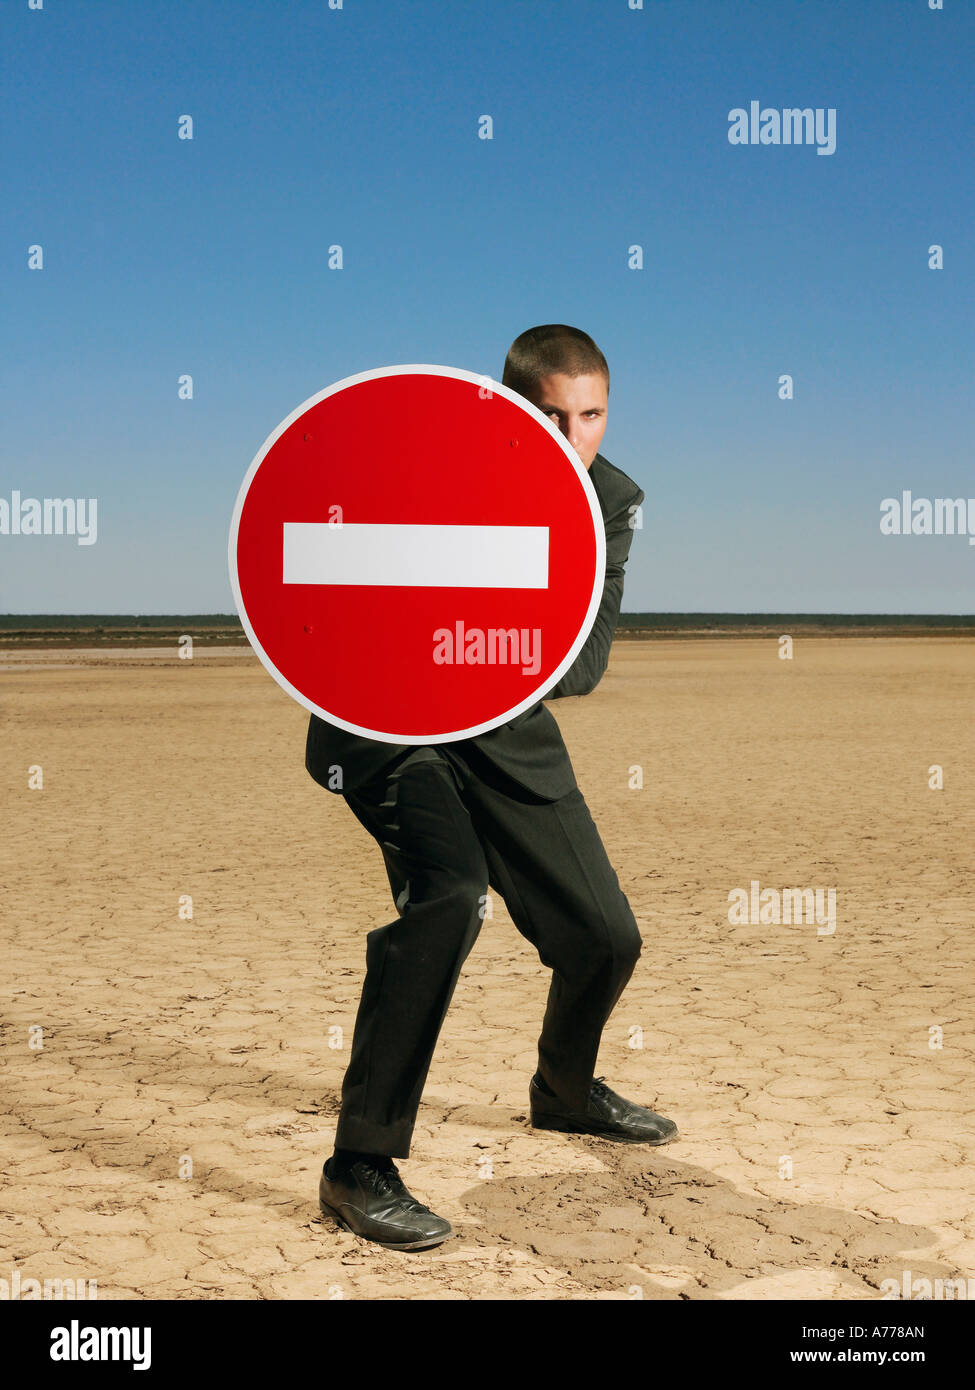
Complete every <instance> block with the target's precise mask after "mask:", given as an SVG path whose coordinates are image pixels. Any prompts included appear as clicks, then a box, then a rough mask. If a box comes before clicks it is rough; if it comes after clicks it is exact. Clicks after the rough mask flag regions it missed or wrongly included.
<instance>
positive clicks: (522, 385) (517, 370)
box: [501, 323, 609, 399]
mask: <svg viewBox="0 0 975 1390" xmlns="http://www.w3.org/2000/svg"><path fill="white" fill-rule="evenodd" d="M558 372H561V373H564V375H566V376H590V375H591V376H595V375H597V374H598V373H600V372H601V373H602V374H603V376H604V377H605V378H606V390H607V392H608V391H609V367H608V365H607V363H606V358H605V357H604V356H603V354H602V353H601V352H600V351H599V348H598V347H597V346H596V344H595V343H594V342H593V340H592V339H591V338H590V336H589V334H588V333H583V331H582V329H581V328H570V327H569V325H568V324H567V323H543V324H540V325H539V327H537V328H527V329H526V330H525V332H524V333H520V334H519V335H518V337H517V338H516V339H515V340H514V342H513V343H512V344H511V347H510V348H509V349H508V355H507V357H506V358H505V360H504V373H503V375H502V377H501V384H502V385H503V386H510V388H511V390H512V391H517V392H518V395H519V396H525V397H527V398H529V399H530V398H531V396H532V394H533V392H534V389H535V387H536V386H537V384H538V381H539V379H540V378H541V377H543V376H554V375H555V374H556V373H558Z"/></svg>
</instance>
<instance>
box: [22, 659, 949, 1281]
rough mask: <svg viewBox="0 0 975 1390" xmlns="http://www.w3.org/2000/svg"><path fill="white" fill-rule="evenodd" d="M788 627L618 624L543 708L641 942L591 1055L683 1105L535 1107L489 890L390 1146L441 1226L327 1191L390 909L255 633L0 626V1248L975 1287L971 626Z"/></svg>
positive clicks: (101, 1263) (347, 1272) (526, 976)
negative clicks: (360, 1209) (777, 637)
mask: <svg viewBox="0 0 975 1390" xmlns="http://www.w3.org/2000/svg"><path fill="white" fill-rule="evenodd" d="M778 650H779V648H778V643H777V642H776V641H774V640H767V639H762V640H754V639H753V640H748V639H745V640H738V641H733V640H726V641H720V640H714V641H707V640H690V641H688V640H673V641H670V640H666V641H626V642H617V643H616V644H615V645H614V649H613V654H612V658H611V663H610V667H609V670H608V672H607V674H606V676H605V677H604V679H603V681H602V683H601V685H600V687H599V689H598V690H597V691H596V692H595V693H594V694H592V695H590V696H587V697H585V698H582V699H569V700H560V701H554V702H552V704H551V708H552V710H553V712H554V713H555V714H556V716H557V718H558V720H559V722H560V724H561V727H562V731H563V734H564V736H565V740H566V743H567V745H568V748H569V750H570V753H571V755H572V758H573V763H574V765H575V768H576V773H577V777H578V780H579V784H580V786H581V787H582V790H583V792H584V794H585V796H586V799H587V801H588V803H589V806H590V809H591V810H592V813H593V816H594V817H595V820H596V823H597V825H598V826H599V827H600V830H601V832H602V835H603V839H604V841H605V843H606V846H607V849H608V851H609V854H610V857H611V859H612V861H613V863H614V865H615V866H616V868H617V871H618V874H619V878H620V882H621V884H622V887H623V889H624V891H625V892H626V894H627V896H628V897H629V900H630V902H631V904H632V907H633V910H634V912H635V914H636V917H637V920H638V922H639V923H640V927H641V931H642V934H643V939H644V947H643V954H642V956H641V959H640V961H639V963H638V965H637V968H636V971H635V973H634V976H633V979H632V981H631V983H630V984H629V986H628V987H627V989H626V991H625V993H624V995H623V997H622V999H621V1001H620V1003H619V1005H618V1006H617V1009H616V1011H615V1012H614V1014H613V1016H612V1017H611V1018H610V1020H609V1023H608V1024H607V1027H606V1031H605V1033H604V1036H603V1045H602V1051H601V1054H600V1060H599V1067H598V1073H599V1074H600V1075H604V1076H605V1077H606V1080H607V1082H608V1084H609V1085H611V1086H612V1087H613V1088H614V1089H616V1090H618V1091H620V1092H621V1093H622V1094H623V1095H625V1096H627V1097H629V1098H631V1099H634V1100H638V1101H640V1102H642V1103H643V1104H647V1105H650V1106H651V1107H652V1108H654V1109H657V1110H660V1111H661V1112H662V1113H664V1114H665V1115H668V1116H670V1117H672V1118H673V1119H675V1120H676V1121H677V1123H678V1125H679V1127H680V1131H681V1137H680V1138H679V1140H677V1141H676V1142H674V1143H672V1144H669V1145H667V1146H665V1147H662V1148H648V1147H645V1146H639V1145H620V1144H612V1143H609V1142H606V1141H602V1140H599V1139H596V1138H591V1137H587V1136H570V1135H560V1134H549V1133H544V1132H537V1133H536V1132H535V1131H533V1130H532V1129H531V1128H530V1126H529V1122H528V1111H527V1106H528V1081H529V1078H530V1076H531V1074H532V1072H533V1070H534V1065H535V1047H534V1045H535V1040H536V1038H537V1034H538V1029H539V1026H540V1023H541V1017H542V1012H543V1007H544V1001H545V995H546V991H547V987H548V974H547V971H546V970H545V968H544V967H543V966H542V965H541V963H540V962H539V960H538V958H537V956H536V955H535V953H534V951H533V949H532V947H531V946H530V945H529V943H528V942H527V941H525V940H524V939H523V938H522V937H521V936H520V935H519V934H518V933H517V932H516V930H515V929H514V927H513V926H512V924H511V922H510V920H509V918H508V916H507V914H506V912H505V910H504V905H503V903H502V902H501V900H500V898H498V897H497V895H494V897H493V906H494V913H493V916H492V917H490V918H488V919H487V920H486V921H485V923H484V926H483V929H482V932H481V935H480V937H479V940H478V942H477V944H476V945H475V947H474V950H473V952H472V954H471V956H470V958H469V960H468V962H467V964H466V966H465V968H464V970H463V973H462V975H461V979H460V983H459V985H458V988H457V991H456V994H455V996H454V1000H453V1003H452V1006H451V1008H450V1011H449V1013H448V1015H447V1019H446V1022H445V1025H444V1028H443V1032H442V1034H441V1037H440V1042H439V1045H438V1049H437V1053H436V1055H435V1058H434V1062H433V1066H432V1068H431V1071H430V1075H429V1080H428V1082H427V1087H426V1091H425V1093H424V1099H423V1104H422V1106H421V1109H420V1115H419V1123H418V1126H417V1130H416V1135H415V1141H414V1147H413V1152H412V1154H411V1157H410V1158H409V1159H408V1160H403V1161H401V1162H400V1164H399V1166H400V1171H401V1173H402V1175H403V1178H404V1180H405V1181H406V1183H407V1185H408V1186H409V1187H410V1189H411V1190H412V1191H413V1192H414V1193H415V1194H416V1195H417V1196H418V1197H419V1198H420V1199H421V1200H422V1201H424V1202H426V1203H427V1204H428V1205H429V1206H430V1207H432V1208H433V1210H435V1211H437V1212H439V1213H440V1214H442V1215H444V1216H446V1217H447V1218H448V1219H449V1220H450V1221H451V1222H452V1223H453V1226H454V1228H455V1231H456V1235H455V1237H454V1239H452V1240H450V1241H448V1242H447V1243H445V1244H443V1245H441V1246H439V1247H437V1248H436V1249H433V1250H429V1251H423V1252H417V1253H412V1254H411V1253H407V1252H390V1251H386V1250H383V1249H381V1248H380V1247H377V1246H375V1245H370V1244H368V1243H366V1242H363V1241H361V1240H359V1239H357V1238H356V1237H355V1236H353V1235H351V1234H349V1233H347V1232H344V1231H340V1230H337V1229H336V1228H335V1227H334V1226H333V1225H332V1224H331V1222H330V1221H326V1220H323V1218H322V1217H321V1215H320V1213H319V1209H318V1202H317V1184H318V1175H319V1171H320V1168H321V1164H322V1162H323V1160H324V1158H325V1157H327V1155H328V1154H329V1153H330V1151H331V1140H332V1137H333V1134H334V1126H335V1117H336V1113H337V1106H338V1098H339V1090H340V1086H341V1080H342V1074H343V1070H344V1066H345V1063H346V1061H347V1058H348V1049H349V1044H350V1041H351V1035H352V1026H353V1021H354V1017H355V1010H356V1005H357V1001H358V992H359V986H360V983H361V977H362V970H363V964H364V955H365V935H366V933H367V931H369V930H370V928H371V927H373V926H378V925H380V924H381V923H383V922H387V921H390V920H391V919H392V918H393V917H394V916H395V911H394V909H393V904H392V899H391V897H390V893H389V888H388V885H387V882H386V878H385V873H384V870H383V866H382V861H381V857H380V854H379V851H378V849H377V847H376V845H375V843H374V842H373V841H372V840H371V839H370V838H369V837H368V836H367V835H366V833H365V831H364V830H363V829H362V828H361V827H360V825H359V824H358V822H357V821H356V820H355V819H354V817H353V816H352V814H351V812H350V811H349V810H348V808H347V807H346V805H345V803H344V802H343V801H342V799H341V798H340V797H338V796H334V795H330V794H329V793H327V792H325V791H324V790H322V789H321V788H319V787H318V786H316V784H315V783H314V782H312V780H311V779H310V778H309V777H308V775H307V773H306V772H305V770H304V764H303V754H304V740H305V729H306V726H307V718H308V717H307V714H306V713H305V711H304V710H303V709H302V708H301V707H300V706H299V705H298V704H297V703H295V702H294V701H293V700H291V699H290V698H289V697H288V696H287V695H286V694H285V693H284V692H283V691H282V690H280V689H279V688H278V686H277V685H275V683H274V682H273V681H272V679H271V678H270V676H269V675H268V674H267V673H266V672H265V671H264V669H263V668H262V667H261V666H260V665H259V663H258V661H257V659H256V657H254V655H253V654H252V653H251V652H250V650H249V648H244V649H243V650H234V649H228V648H226V647H225V648H221V649H219V650H214V651H213V652H212V653H209V654H208V653H207V651H206V650H205V649H200V650H199V651H198V655H197V656H195V657H194V658H193V659H192V660H180V659H178V657H177V654H176V651H175V650H174V649H173V648H171V647H164V648H161V649H158V650H154V649H143V650H141V651H127V652H124V653H120V652H116V651H113V650H112V649H111V648H108V649H104V650H100V651H98V652H97V653H91V654H89V653H86V652H85V651H84V650H83V649H79V650H71V651H47V652H43V651H40V652H30V653H29V654H18V653H17V652H13V651H7V652H5V653H3V654H0V705H2V714H0V727H2V737H3V759H2V772H0V786H2V793H3V803H4V811H3V823H4V851H3V856H2V864H0V877H2V908H3V927H2V943H3V945H2V949H3V961H4V967H5V968H4V971H3V978H2V985H0V1019H2V1029H0V1078H2V1098H0V1147H2V1153H3V1162H2V1165H0V1166H2V1179H0V1181H2V1195H0V1277H2V1278H5V1279H8V1280H9V1279H10V1278H11V1275H12V1272H13V1271H19V1275H20V1278H21V1279H22V1280H25V1279H27V1278H30V1277H34V1278H37V1279H39V1280H45V1279H53V1278H76V1279H86V1280H89V1281H90V1280H95V1281H96V1283H97V1296H98V1298H99V1299H115V1298H126V1297H133V1296H135V1297H139V1298H145V1299H173V1298H176V1299H334V1298H353V1299H355V1298H358V1299H362V1298H376V1299H407V1298H409V1299H441V1298H450V1299H493V1298H499V1299H546V1300H548V1299H633V1298H641V1297H642V1298H644V1299H654V1300H667V1299H773V1298H784V1299H793V1300H804V1299H821V1298H826V1299H850V1300H876V1299H879V1298H881V1297H882V1295H883V1293H884V1290H885V1288H886V1287H889V1286H886V1285H885V1283H884V1281H886V1280H892V1281H894V1283H895V1284H896V1286H897V1287H898V1288H902V1287H903V1285H904V1280H905V1277H906V1279H907V1283H908V1287H911V1286H912V1283H911V1281H913V1280H924V1279H929V1280H931V1281H934V1280H935V1279H939V1278H940V1279H951V1280H956V1279H975V1192H973V1189H975V1172H973V1166H972V1164H973V1159H975V1086H973V1084H972V1076H973V1052H975V1027H973V1009H972V996H973V981H975V968H973V967H975V931H973V907H975V882H973V874H972V867H973V863H972V861H973V845H975V719H973V717H972V715H973V691H975V641H972V640H965V639H956V638H953V637H931V638H926V637H909V638H851V637H839V638H802V637H800V638H797V640H796V645H795V650H794V655H793V658H792V660H782V659H780V658H779V656H778ZM935 765H939V766H940V767H941V768H942V769H943V787H941V788H938V787H937V786H934V787H932V786H931V782H932V780H933V781H935V782H936V781H937V774H935V773H932V772H931V769H932V768H933V767H934V766H935ZM37 768H40V770H41V771H40V774H39V775H40V778H42V783H43V785H41V786H38V785H35V786H33V787H31V786H30V785H29V783H30V781H31V780H33V781H34V782H35V783H36V782H37V781H38V773H37V772H36V771H33V772H32V771H31V769H37ZM636 769H640V770H642V773H641V771H637V770H636ZM641 781H642V785H639V784H640V782H641ZM753 881H754V882H757V883H759V884H760V887H761V889H765V888H769V887H770V888H775V889H780V890H781V889H784V888H786V887H793V886H800V887H804V888H805V887H808V888H812V889H817V888H819V889H823V890H829V889H834V890H835V905H836V910H835V931H832V932H830V931H821V930H820V928H819V926H817V925H816V924H815V923H812V922H808V921H804V922H800V923H798V924H794V923H784V922H778V923H776V922H774V921H771V922H765V923H763V922H761V921H749V922H747V923H742V922H740V921H736V922H732V921H730V920H729V894H730V893H732V892H733V890H734V889H736V888H742V889H745V890H749V888H750V884H751V883H752V882H753ZM190 912H191V913H192V915H191V916H190ZM971 1288H972V1292H973V1296H975V1283H973V1284H972V1285H971Z"/></svg>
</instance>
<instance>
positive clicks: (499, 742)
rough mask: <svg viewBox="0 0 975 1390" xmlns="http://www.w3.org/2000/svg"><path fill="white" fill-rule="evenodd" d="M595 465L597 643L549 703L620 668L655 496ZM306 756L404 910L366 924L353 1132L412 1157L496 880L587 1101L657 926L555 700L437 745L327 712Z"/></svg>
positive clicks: (550, 1057)
mask: <svg viewBox="0 0 975 1390" xmlns="http://www.w3.org/2000/svg"><path fill="white" fill-rule="evenodd" d="M589 477H590V480H591V481H592V484H593V487H594V489H595V491H596V496H597V497H598V499H599V505H600V509H601V511H602V514H603V521H604V525H605V529H606V577H605V582H604V586H603V595H602V599H601V602H600V605H599V609H598V612H597V615H596V620H595V622H594V624H593V627H592V630H591V631H590V634H589V636H588V638H587V639H586V642H585V644H584V646H583V648H582V650H581V651H580V653H579V655H578V656H577V658H576V659H575V661H574V662H573V663H572V665H571V667H570V668H569V670H568V671H567V672H566V673H565V675H564V676H563V677H562V679H561V680H560V681H559V682H558V684H557V685H556V686H555V687H554V688H553V689H552V690H550V691H549V692H548V694H547V695H546V696H545V699H547V700H552V699H559V698H561V697H563V696H566V695H587V694H589V693H590V692H591V691H592V690H594V689H595V688H596V686H597V685H598V683H599V680H600V678H601V677H602V675H603V672H604V671H605V669H606V665H607V662H608V660H609V651H610V645H611V643H612V640H613V633H614V631H615V629H616V623H617V619H618V617H619V611H620V603H621V600H622V597H623V574H624V566H625V564H626V560H627V556H628V554H629V549H630V543H631V541H632V539H633V521H632V511H631V509H632V508H635V506H636V505H637V504H638V503H640V502H642V501H643V497H644V494H643V492H642V491H641V489H640V488H639V487H638V486H637V485H636V483H634V482H633V480H632V478H628V477H627V475H626V474H625V473H623V472H622V471H621V470H620V469H618V468H615V467H614V466H613V464H611V463H610V462H609V461H608V460H607V459H605V458H603V456H602V455H601V454H597V455H596V457H595V459H594V460H593V463H592V466H591V468H590V470H589ZM305 765H306V767H307V769H308V772H309V773H310V774H311V776H312V777H313V778H314V779H315V780H316V781H317V782H318V783H320V785H322V786H324V787H326V788H327V789H328V790H331V791H336V792H339V793H341V794H342V795H343V796H344V798H345V800H346V803H347V804H348V806H349V807H350V809H351V810H352V812H353V813H354V814H355V816H356V817H357V818H358V819H359V821H360V822H361V823H362V824H363V825H364V826H365V827H366V829H367V830H368V831H369V832H370V834H372V835H373V836H374V837H375V839H376V840H377V842H378V844H379V846H380V849H381V850H382V854H383V858H384V860H385V863H386V869H387V874H388V877H389V882H390V889H391V891H392V894H393V900H394V902H395V905H396V910H397V913H398V916H397V918H396V919H395V920H394V921H393V922H391V923H389V924H388V925H386V926H384V927H380V928H377V929H376V930H375V931H372V932H370V933H369V934H368V937H367V946H366V978H365V982H364V984H363V990H362V999H361V1002H360V1005H359V1012H358V1015H357V1018H356V1027H355V1034H354V1037H353V1041H352V1054H351V1058H350V1061H349V1066H348V1069H347V1071H346V1075H345V1080H344V1082H343V1086H342V1108H341V1112H340V1115H339V1122H338V1128H337V1132H336V1138H335V1142H336V1145H338V1146H340V1147H342V1148H349V1149H361V1150H364V1151H366V1152H373V1153H385V1154H389V1155H390V1156H391V1157H400V1158H405V1157H407V1156H408V1155H409V1149H410V1141H411V1138H412V1133H413V1127H414V1124H415V1119H416V1112H417V1109H418V1106H419V1102H420V1095H421V1092H422V1089H423V1083H424V1081H425V1079H426V1075H427V1071H428V1069H429V1065H430V1061H431V1058H432V1056H433V1050H434V1046H435V1044H436V1039H437V1035H438V1033H439V1031H440V1025H441V1023H442V1022H443V1018H444V1015H445V1013H446V1011H447V1006H448V1004H449V1003H450V997H451V995H452V993H453V989H454V986H455V984H456V981H457V977H458V975H459V974H460V969H461V966H462V965H463V962H464V960H465V959H466V957H467V954H468V952H469V951H470V949H471V947H472V945H473V944H474V940H475V939H476V937H477V934H478V931H479V930H480V926H481V921H482V919H483V915H484V903H485V897H486V893H487V887H488V884H489V883H490V884H491V885H493V887H494V888H496V889H497V891H498V892H499V893H500V894H501V896H502V898H503V899H504V902H505V905H506V906H507V908H508V911H509V913H510V915H511V918H512V921H513V922H514V923H515V925H516V926H517V928H518V930H519V931H520V932H521V933H522V934H523V935H524V936H526V937H527V938H528V939H529V940H530V941H531V942H532V943H533V944H534V945H535V947H536V949H537V950H538V952H539V955H540V957H541V959H542V961H543V962H544V963H545V964H546V965H548V966H550V967H551V969H552V972H553V975H552V985H551V989H550V992H549V1000H548V1006H547V1009H546V1014H545V1020H544V1023H543V1027H542V1034H541V1037H540V1038H539V1071H540V1072H541V1074H542V1076H543V1078H544V1079H545V1081H546V1082H547V1084H548V1085H549V1086H550V1087H551V1089H552V1090H553V1091H554V1092H555V1093H556V1094H557V1095H559V1096H561V1097H562V1099H563V1100H564V1101H565V1102H566V1103H567V1104H569V1105H571V1106H572V1107H573V1108H581V1109H583V1110H584V1109H585V1107H586V1103H587V1101H588V1092H589V1083H590V1082H591V1080H592V1075H593V1068H594V1066H595V1062H596V1055H597V1053H598V1049H599V1039H600V1036H601V1033H602V1029H603V1025H604V1023H605V1021H606V1019H607V1018H608V1016H609V1014H610V1012H611V1011H612V1008H613V1007H614V1005H615V1004H616V1001H617V1000H618V998H619V996H620V994H621V992H622V990H623V988H624V986H625V984H626V981H627V980H628V979H629V977H630V974H631V973H632V970H633V967H634V964H635V963H636V960H637V957H638V956H639V953H640V947H641V940H640V934H639V930H638V928H637V925H636V922H635V920H634V918H633V914H632V912H631V911H630V907H629V904H628V903H627V901H626V898H625V896H624V895H623V893H622V891H621V889H620V887H619V881H618V879H617V877H616V874H615V872H614V870H613V868H612V866H611V864H610V862H609V860H608V858H607V856H606V851H605V849H604V848H603V845H602V841H601V840H600V838H599V834H598V831H597V830H596V827H595V825H594V823H593V821H592V817H591V816H590V814H589V810H588V808H587V806H586V804H585V801H584V800H583V797H582V793H581V792H580V790H579V788H578V786H577V784H576V779H575V774H574V773H573V770H572V764H571V762H570V761H569V755H568V752H567V751H566V748H565V744H564V743H563V741H562V735H561V732H560V730H559V726H558V724H557V723H556V721H555V719H554V718H553V716H552V714H551V713H550V711H549V710H547V709H546V708H545V706H544V704H542V702H541V701H539V702H538V703H537V704H535V705H533V706H532V707H531V708H530V709H528V710H525V711H524V712H523V713H521V714H519V715H518V716H516V718H514V719H512V720H510V721H509V722H508V723H507V724H504V725H501V726H500V727H499V728H497V729H492V730H490V731H489V732H488V733H486V734H478V735H477V736H476V737H474V738H470V739H461V740H458V741H457V742H454V743H442V744H435V745H424V746H420V747H417V746H415V745H410V744H392V743H382V742H380V741H378V740H375V739H367V738H363V737H361V736H360V735H356V734H351V733H349V732H347V731H346V730H343V729H339V728H338V727H336V726H335V725H332V724H329V723H327V722H326V721H325V720H322V719H319V718H318V717H317V716H316V715H312V716H311V722H310V724H309V728H308V739H307V744H306V755H305ZM336 769H341V781H339V779H338V778H337V777H336V775H335V774H336Z"/></svg>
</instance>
